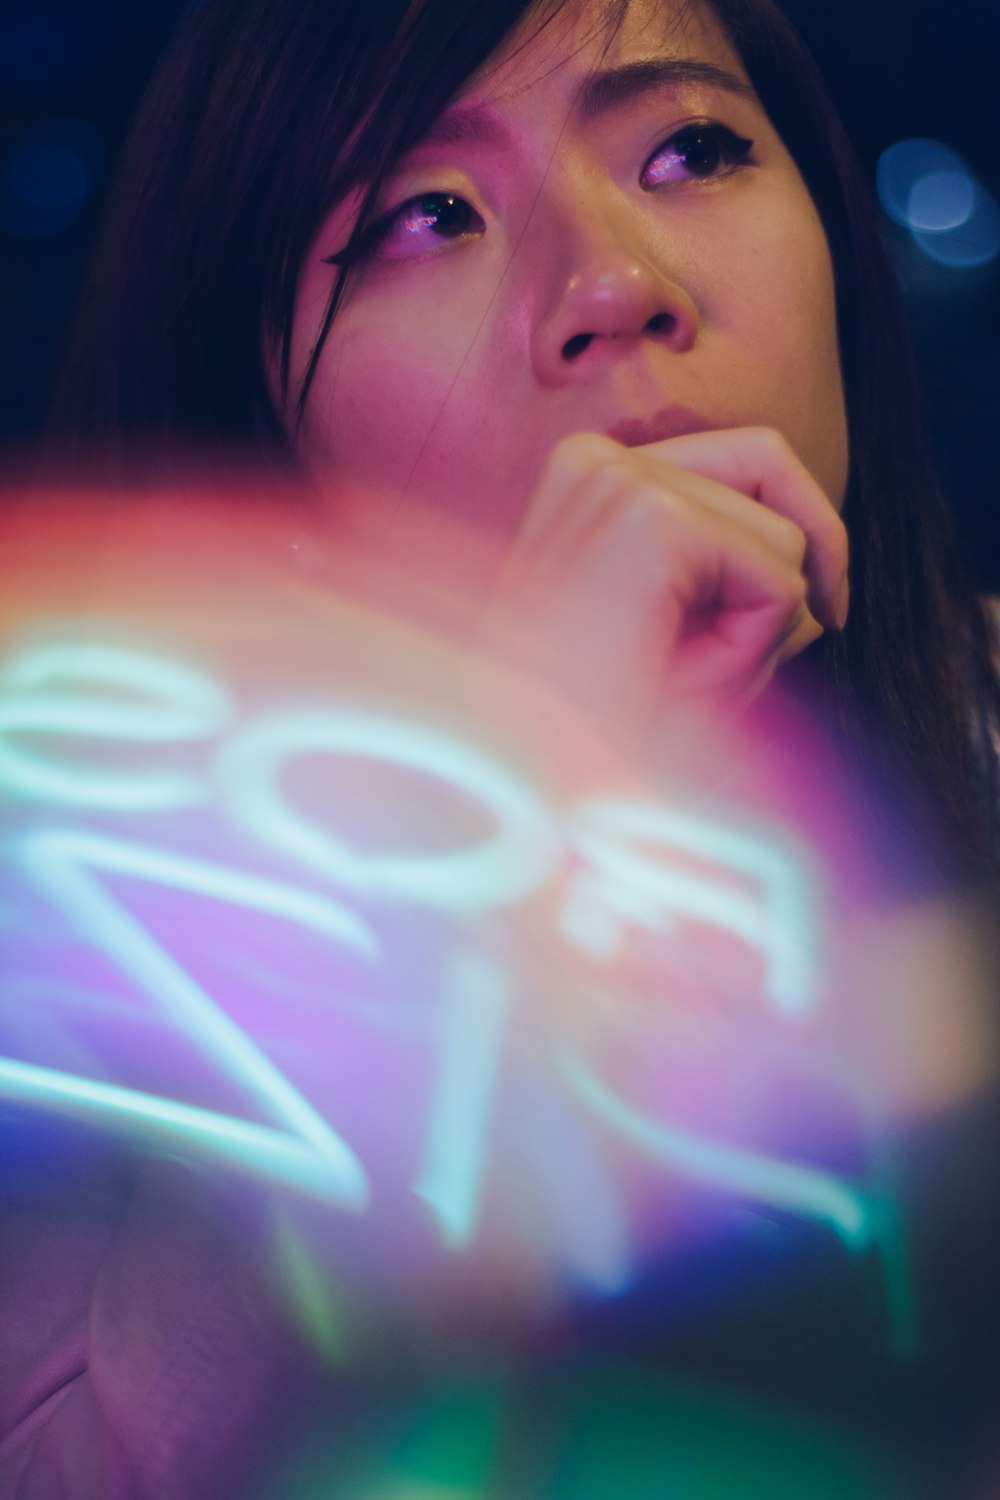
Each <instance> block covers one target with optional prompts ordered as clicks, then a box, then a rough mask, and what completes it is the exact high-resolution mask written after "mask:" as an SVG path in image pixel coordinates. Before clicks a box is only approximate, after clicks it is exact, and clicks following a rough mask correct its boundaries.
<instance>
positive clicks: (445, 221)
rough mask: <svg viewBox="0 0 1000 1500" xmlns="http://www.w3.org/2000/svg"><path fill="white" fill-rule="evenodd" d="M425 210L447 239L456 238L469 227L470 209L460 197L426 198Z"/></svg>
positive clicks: (439, 231) (438, 230) (435, 227)
mask: <svg viewBox="0 0 1000 1500" xmlns="http://www.w3.org/2000/svg"><path fill="white" fill-rule="evenodd" d="M423 210H424V213H425V214H426V216H427V218H428V219H432V220H433V221H434V229H435V230H436V231H437V233H438V234H441V235H443V236H444V237H445V239H455V238H457V236H458V235H460V234H464V233H465V231H466V230H467V229H468V227H469V223H468V220H469V210H468V206H467V204H465V203H463V202H462V200H461V199H460V198H441V197H433V198H425V199H424V202H423Z"/></svg>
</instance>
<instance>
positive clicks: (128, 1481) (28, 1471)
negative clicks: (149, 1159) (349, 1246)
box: [0, 1162, 311, 1500]
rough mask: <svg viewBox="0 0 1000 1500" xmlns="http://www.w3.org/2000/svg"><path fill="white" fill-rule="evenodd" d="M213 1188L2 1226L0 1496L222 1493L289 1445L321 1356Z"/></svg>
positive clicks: (144, 1185)
mask: <svg viewBox="0 0 1000 1500" xmlns="http://www.w3.org/2000/svg"><path fill="white" fill-rule="evenodd" d="M198 1188H199V1182H198V1179H197V1177H196V1175H195V1174H194V1173H192V1172H191V1171H189V1170H188V1169H186V1168H184V1167H181V1166H180V1165H177V1164H175V1163H172V1162H157V1163H153V1164H151V1165H150V1166H148V1167H147V1168H146V1169H145V1170H144V1171H143V1173H142V1176H141V1179H140V1181H139V1185H138V1188H137V1190H136V1191H135V1192H134V1193H133V1194H132V1195H131V1196H130V1197H128V1198H126V1200H125V1201H124V1203H122V1200H121V1198H119V1201H118V1203H117V1204H116V1203H115V1202H114V1195H113V1194H111V1193H109V1194H108V1195H107V1201H106V1202H105V1203H104V1204H101V1205H99V1206H95V1205H93V1204H91V1205H88V1206H87V1207H85V1208H83V1209H77V1208H70V1209H66V1208H63V1209H59V1208H58V1207H53V1208H42V1209H38V1208H32V1209H28V1210H15V1211H14V1212H11V1213H9V1214H5V1215H4V1218H3V1220H2V1222H0V1235H2V1238H0V1320H2V1328H3V1343H2V1348H0V1500H199V1497H202V1496H204V1497H206V1500H207V1497H209V1496H210V1497H211V1500H220V1497H223V1496H235V1495H242V1494H243V1493H244V1492H245V1490H244V1485H245V1483H246V1479H247V1475H248V1474H249V1473H250V1472H251V1471H252V1469H253V1467H254V1465H255V1464H256V1465H258V1466H259V1465H260V1464H261V1463H262V1462H263V1460H264V1456H265V1454H266V1453H268V1452H270V1451H272V1449H273V1450H275V1451H276V1450H278V1449H280V1433H281V1432H282V1431H283V1430H284V1426H285V1424H286V1422H287V1421H288V1420H289V1419H290V1418H291V1417H292V1415H293V1413H294V1411H295V1408H296V1402H297V1398H299V1397H301V1395H302V1393H303V1380H304V1379H305V1376H306V1371H307V1369H308V1366H309V1364H310V1363H311V1361H310V1360H309V1359H308V1357H304V1356H303V1350H302V1349H301V1348H300V1347H296V1341H295V1340H294V1339H293V1338H291V1337H290V1336H289V1331H288V1328H287V1327H286V1326H284V1324H283V1320H282V1317H281V1315H280V1310H279V1299H278V1297H277V1295H276V1293H275V1292H274V1290H273V1287H272V1286H269V1281H268V1277H267V1275H266V1273H265V1272H263V1271H262V1268H261V1265H260V1264H258V1263H257V1260H258V1257H257V1254H256V1251H255V1247H254V1245H253V1243H252V1241H253V1236H252V1235H242V1234H240V1232H239V1231H238V1230H237V1232H236V1233H233V1232H232V1230H231V1229H229V1230H227V1229H225V1228H224V1227H223V1225H222V1223H221V1222H220V1221H221V1218H222V1215H221V1214H219V1213H217V1212H215V1211H214V1210H213V1209H212V1208H210V1207H209V1202H208V1194H205V1193H203V1194H200V1195H199V1192H198ZM230 1218H232V1215H230Z"/></svg>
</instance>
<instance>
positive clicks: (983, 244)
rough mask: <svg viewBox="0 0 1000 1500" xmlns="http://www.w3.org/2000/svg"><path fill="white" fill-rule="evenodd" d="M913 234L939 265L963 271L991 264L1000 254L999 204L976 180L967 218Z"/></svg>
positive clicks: (925, 252) (923, 249)
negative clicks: (944, 227)
mask: <svg viewBox="0 0 1000 1500" xmlns="http://www.w3.org/2000/svg"><path fill="white" fill-rule="evenodd" d="M913 238H914V239H915V240H916V242H917V244H918V245H919V246H920V248H921V250H922V251H923V252H924V254H925V255H927V256H928V257H929V258H930V259H931V260H933V261H936V262H937V263H938V265H941V266H950V267H953V268H954V269H956V270H961V271H965V270H973V269H975V267H977V266H985V265H988V264H989V263H990V261H993V260H996V258H997V256H998V255H1000V206H998V205H997V201H996V199H995V198H994V197H993V195H992V194H991V193H988V192H987V191H986V189H985V188H984V187H982V186H981V185H980V184H979V183H973V204H972V211H971V213H970V214H969V217H968V218H967V219H965V220H963V222H962V223H961V224H960V225H957V226H956V227H955V228H954V229H949V230H946V231H944V232H941V233H934V232H933V231H930V230H915V231H914V234H913Z"/></svg>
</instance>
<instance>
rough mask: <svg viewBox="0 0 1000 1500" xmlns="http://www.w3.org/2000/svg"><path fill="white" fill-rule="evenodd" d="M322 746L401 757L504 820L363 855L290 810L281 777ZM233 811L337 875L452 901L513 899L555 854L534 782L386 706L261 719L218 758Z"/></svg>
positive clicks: (381, 890)
mask: <svg viewBox="0 0 1000 1500" xmlns="http://www.w3.org/2000/svg"><path fill="white" fill-rule="evenodd" d="M318 751H319V752H322V751H327V752H329V753H331V754H335V755H352V756H359V757H364V758H367V759H371V760H375V761H380V762H384V763H388V764H390V765H398V766H400V767H403V768H405V769H407V770H410V771H416V772H418V773H421V774H423V775H425V776H428V777H431V778H433V779H434V780H437V781H442V782H444V783H446V784H447V785H449V786H452V787H455V788H456V789H457V790H458V791H460V792H465V793H467V794H469V795H471V796H472V797H474V798H476V799H477V800H478V801H480V802H484V803H485V804H486V806H487V807H488V808H489V809H490V811H491V812H492V814H493V815H494V817H495V818H496V819H497V822H498V823H499V825H500V831H499V832H498V834H497V835H496V836H495V837H494V838H492V839H489V840H487V841H485V842H483V843H481V844H477V845H474V846H472V847H471V848H466V849H459V850H456V851H449V852H442V853H436V854H434V855H416V854H398V855H392V854H383V855H365V854H364V853H362V852H359V851H358V850H356V849H354V848H352V847H351V846H350V845H349V844H347V843H345V842H344V841H343V840H341V839H337V838H335V837H334V836H333V835H331V834H330V833H327V832H325V831H323V830H320V829H317V828H315V827H312V826H311V825H310V824H309V823H308V822H306V820H305V819H304V818H302V817H300V816H299V815H298V814H296V813H295V812H293V811H292V810H291V809H290V808H289V807H288V806H287V804H286V803H285V801H284V800H283V798H282V795H281V792H280V790H279V788H278V786H277V773H278V771H279V770H280V768H281V766H282V765H283V764H284V763H285V762H287V761H288V760H290V759H291V758H293V757H295V756H297V755H302V754H306V753H310V754H311V753H316V752H318ZM215 772H216V777H217V784H218V786H219V788H220V790H221V793H222V795H223V797H224V799H225V802H226V805H227V807H228V809H229V812H230V814H231V815H232V816H233V817H234V818H235V819H236V820H237V822H239V823H241V824H242V825H243V827H244V828H246V829H247V830H248V831H250V832H252V833H253V834H255V835H256V836H257V837H258V838H260V839H262V840H263V841H264V842H265V843H266V844H268V845H270V846H271V847H272V848H277V849H280V850H282V851H283V852H284V853H287V854H290V855H292V856H293V857H294V858H295V859H298V860H299V861H301V863H303V864H305V865H307V866H308V867H309V868H310V869H312V870H314V871H315V872H317V873H318V874H321V875H323V876H325V877H327V878H328V879H331V880H333V881H335V882H337V883H338V884H341V885H345V886H348V887H349V888H351V889H353V890H357V891H362V892H364V893H366V894H369V895H372V896H378V897H382V898H387V899H392V900H401V901H406V902H412V903H413V904H414V905H417V906H429V907H435V908H439V909H442V910H448V911H475V910H481V909H483V908H486V907H490V906H497V905H501V904H504V903H506V902H510V901H515V900H518V899H519V898H521V897H523V896H526V895H528V894H529V893H530V892H531V891H533V890H535V889H536V888H537V887H538V886H539V885H541V884H543V883H544V881H545V880H546V879H547V878H548V877H549V875H550V873H551V871H552V869H553V868H554V866H555V864H556V862H557V861H558V859H559V857H560V852H561V845H560V841H559V838H558V835H557V831H556V828H555V825H554V824H553V822H552V819H551V817H550V815H549V813H548V811H547V809H546V807H545V805H544V803H543V802H542V801H541V800H540V798H539V797H538V796H537V795H536V794H535V792H534V791H533V789H532V788H531V786H530V785H529V784H528V783H527V782H525V781H524V780H523V779H522V778H521V777H519V776H517V775H516V774H515V773H514V772H512V771H510V770H508V769H507V768H506V767H505V766H503V765H501V764H500V763H499V762H498V761H496V760H494V759H493V758H492V757H491V756H489V755H487V754H485V753H484V752H482V751H480V750H477V749H476V748H475V747H474V746H472V745H469V744H466V743H465V742H463V741H462V740H459V739H456V738H454V737H453V736H451V735H448V734H444V733H439V732H437V731H434V730H429V729H424V728H422V727H420V726H419V725H416V724H413V723H411V722H410V721H408V720H406V719H399V718H395V717H393V716H390V715H384V716H383V715H380V714H370V713H354V712H312V713H292V714H287V715H282V716H281V717H278V718H272V719H269V720H265V721H264V722H263V723H257V724H255V725H253V726H252V727H251V728H250V729H248V730H246V731H245V732H244V733H243V734H241V735H239V736H238V737H237V738H236V739H235V740H233V741H232V742H231V743H230V744H229V745H227V746H225V747H224V748H223V749H222V751H220V753H219V755H218V756H217V758H216V763H215Z"/></svg>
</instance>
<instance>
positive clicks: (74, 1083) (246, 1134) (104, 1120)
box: [0, 1057, 355, 1207]
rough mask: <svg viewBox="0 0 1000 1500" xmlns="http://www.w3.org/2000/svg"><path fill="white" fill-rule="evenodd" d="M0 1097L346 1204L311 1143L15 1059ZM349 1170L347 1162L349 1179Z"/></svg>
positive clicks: (4, 1073)
mask: <svg viewBox="0 0 1000 1500" xmlns="http://www.w3.org/2000/svg"><path fill="white" fill-rule="evenodd" d="M0 1095H2V1096H3V1097H4V1098H7V1099H16V1100H20V1101H21V1102H22V1103H25V1104H32V1105H39V1104H40V1105H44V1107H45V1108H46V1109H50V1110H55V1111H56V1112H58V1113H60V1114H68V1115H71V1116H73V1117H74V1118H76V1119H82V1120H88V1121H91V1122H93V1123H95V1124H114V1123H116V1122H118V1123H121V1124H123V1125H124V1126H126V1127H127V1129H128V1132H129V1134H130V1135H131V1136H133V1137H135V1138H137V1139H139V1140H142V1141H145V1142H147V1143H148V1144H150V1145H151V1146H153V1147H154V1148H155V1147H159V1148H161V1149H162V1148H168V1149H169V1148H172V1149H174V1150H176V1149H177V1147H178V1145H180V1144H182V1143H183V1144H186V1145H189V1146H192V1147H196V1148H197V1150H198V1152H199V1154H201V1155H205V1156H209V1157H214V1158H215V1159H216V1160H218V1161H222V1162H225V1163H228V1164H229V1165H231V1166H238V1167H242V1168H243V1169H245V1170H248V1171H251V1172H255V1173H257V1174H259V1175H261V1176H266V1177H272V1178H276V1179H277V1180H278V1181H280V1182H284V1183H287V1184H289V1186H291V1187H294V1188H297V1189H298V1190H299V1191H300V1192H303V1193H308V1194H310V1195H311V1196H313V1197H318V1198H323V1199H332V1200H334V1201H336V1202H339V1203H342V1202H343V1199H342V1197H341V1194H340V1190H339V1184H338V1183H336V1182H335V1180H334V1176H335V1174H333V1173H332V1172H331V1168H330V1164H329V1162H328V1161H325V1160H323V1159H321V1158H320V1156H319V1155H318V1154H317V1152H316V1150H315V1148H314V1147H313V1146H312V1145H311V1144H310V1143H307V1142H305V1141H302V1140H297V1139H296V1138H295V1137H294V1136H292V1135H289V1134H287V1133H286V1132H285V1131H281V1130H273V1129H272V1128H271V1127H270V1126H268V1125H255V1124H253V1123H252V1122H251V1121H249V1120H238V1119H236V1118H235V1117H234V1116H233V1115H221V1114H218V1113H217V1112H216V1111H215V1110H210V1109H199V1108H197V1106H195V1105H191V1104H180V1103H178V1102H177V1101H176V1100H174V1099H164V1098H162V1097H160V1096H159V1095H156V1094H145V1093H141V1092H140V1091H138V1090H136V1089H128V1088H121V1087H119V1086H118V1085H117V1084H113V1083H101V1082H100V1081H99V1080H97V1079H93V1078H81V1077H80V1076H79V1074H76V1073H62V1072H60V1071H58V1070H57V1069H55V1068H41V1067H38V1066H36V1065H35V1064H34V1063H26V1062H20V1061H18V1060H17V1059H16V1058H12V1057H0ZM350 1170H351V1163H350V1160H349V1158H348V1157H346V1156H345V1158H344V1163H343V1171H342V1173H341V1175H342V1176H343V1177H344V1179H345V1180H346V1179H347V1177H348V1176H349V1174H350ZM332 1189H333V1190H332ZM346 1206H348V1207H354V1206H355V1205H354V1204H353V1203H351V1204H347V1205H346Z"/></svg>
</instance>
